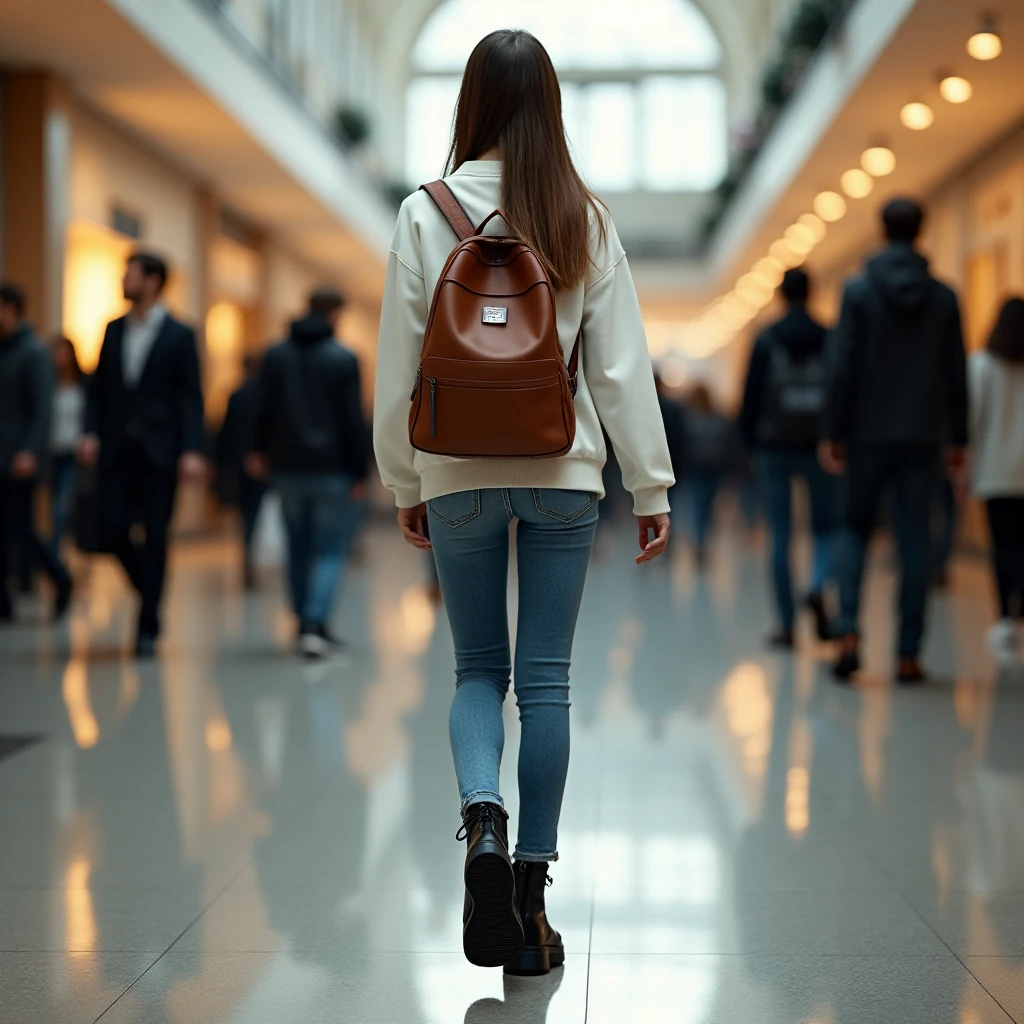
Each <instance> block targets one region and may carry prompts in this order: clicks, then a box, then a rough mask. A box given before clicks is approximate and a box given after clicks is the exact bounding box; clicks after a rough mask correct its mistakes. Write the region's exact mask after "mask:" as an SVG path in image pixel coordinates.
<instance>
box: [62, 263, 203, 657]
mask: <svg viewBox="0 0 1024 1024" xmlns="http://www.w3.org/2000/svg"><path fill="white" fill-rule="evenodd" d="M166 283H167V264H166V263H165V262H164V261H163V260H162V259H160V257H158V256H154V255H152V254H150V253H143V252H138V253H135V254H134V255H132V256H131V257H130V258H129V260H128V266H127V269H126V270H125V275H124V282H123V284H124V297H125V298H126V299H127V300H128V301H129V302H130V303H131V310H130V311H129V313H128V315H127V316H123V317H121V318H120V319H118V320H114V321H112V322H111V323H110V324H108V325H107V332H106V335H105V336H104V339H103V348H102V350H101V352H100V359H99V364H98V365H97V367H96V373H95V375H94V376H93V379H92V382H91V386H90V388H89V400H88V404H87V406H86V434H85V436H84V437H83V438H82V441H81V442H80V445H79V458H80V460H81V461H82V462H83V463H84V464H85V465H87V466H98V470H99V481H98V497H99V520H100V544H101V547H102V548H103V550H106V551H109V552H110V553H111V554H114V555H116V556H117V557H118V558H119V559H120V561H121V564H122V565H123V566H124V569H125V572H126V573H127V574H128V578H129V579H130V580H131V583H132V586H133V587H134V588H135V589H136V590H137V591H138V593H139V596H140V597H141V599H142V607H141V610H140V612H139V628H138V637H137V641H136V655H137V656H138V657H151V656H152V655H153V654H154V653H155V648H156V641H157V637H158V636H159V634H160V618H159V608H160V595H161V593H162V591H163V585H164V575H165V569H166V564H167V530H168V526H169V525H170V521H171V515H172V513H173V511H174V496H175V491H176V488H177V482H178V479H179V477H180V478H181V479H183V480H200V479H203V478H204V477H205V475H206V463H205V460H204V458H203V456H202V454H201V453H202V450H203V437H204V435H203V393H202V390H201V388H200V383H199V356H198V352H197V350H196V337H195V332H194V331H193V330H192V328H191V327H186V326H185V325H184V324H182V323H179V322H178V321H177V320H175V319H174V318H173V317H172V316H171V315H170V314H169V313H168V312H167V310H166V308H165V307H164V305H163V304H162V302H161V301H160V298H161V295H162V293H163V290H164V286H165V284H166ZM136 524H141V525H142V527H143V530H144V539H143V541H142V543H141V544H139V543H137V542H136V540H135V539H134V538H133V536H132V528H133V526H135V525H136Z"/></svg>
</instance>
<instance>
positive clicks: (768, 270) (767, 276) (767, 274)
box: [752, 256, 786, 288]
mask: <svg viewBox="0 0 1024 1024" xmlns="http://www.w3.org/2000/svg"><path fill="white" fill-rule="evenodd" d="M752 269H753V271H754V273H755V274H758V275H759V276H760V277H762V278H764V280H766V281H769V282H770V283H771V286H772V287H773V288H778V286H779V285H780V284H782V275H783V273H784V271H785V269H786V268H785V267H784V266H783V264H782V263H780V262H779V260H777V259H775V257H774V256H765V257H764V259H760V260H758V261H757V262H756V263H755V264H754V266H753V268H752Z"/></svg>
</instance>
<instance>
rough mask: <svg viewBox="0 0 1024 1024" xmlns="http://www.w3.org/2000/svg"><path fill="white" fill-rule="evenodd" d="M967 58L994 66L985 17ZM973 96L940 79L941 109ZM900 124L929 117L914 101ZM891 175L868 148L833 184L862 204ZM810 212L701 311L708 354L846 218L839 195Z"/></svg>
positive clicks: (891, 157)
mask: <svg viewBox="0 0 1024 1024" xmlns="http://www.w3.org/2000/svg"><path fill="white" fill-rule="evenodd" d="M967 52H968V53H969V54H970V55H971V56H972V57H974V58H975V59H976V60H994V59H995V58H996V57H998V56H999V55H1000V54H1001V53H1002V52H1003V41H1002V38H1001V37H1000V35H999V32H998V31H997V29H996V26H995V22H994V20H993V19H992V18H991V17H986V18H984V19H983V20H982V24H981V25H980V26H979V28H978V31H977V32H975V33H974V34H973V35H972V36H971V37H970V39H968V41H967ZM973 91H974V90H973V87H972V85H971V83H970V82H969V81H968V80H967V79H966V78H961V77H959V76H958V75H944V76H943V77H942V79H941V80H940V82H939V94H940V95H941V96H942V98H943V99H944V100H946V102H947V103H966V102H967V101H968V100H969V99H970V98H971V95H972V94H973ZM900 120H901V121H902V122H903V124H904V125H905V126H906V127H907V128H910V129H912V130H914V131H923V130H924V129H926V128H929V127H930V126H931V125H932V123H933V122H934V120H935V114H934V112H933V111H932V109H931V107H929V106H928V105H927V104H926V103H922V102H917V101H915V102H913V103H908V104H906V105H905V106H904V107H903V109H902V110H901V111H900ZM895 169H896V154H895V153H893V151H892V150H891V149H890V148H889V147H888V146H884V145H877V146H871V147H869V148H868V149H866V150H864V152H863V153H862V154H861V158H860V167H855V168H852V169H851V170H849V171H846V172H845V173H844V174H843V175H842V177H841V178H840V181H839V183H840V186H841V188H842V190H843V192H845V193H846V195H847V196H849V198H851V199H863V198H865V197H866V196H868V195H870V194H871V192H872V191H873V190H874V187H875V179H876V178H883V177H885V176H886V175H888V174H892V172H893V171H894V170H895ZM813 206H814V212H813V213H805V214H803V215H802V216H801V217H799V218H798V219H797V221H796V222H795V223H793V224H791V225H790V226H789V227H788V228H787V229H786V231H785V233H784V234H783V236H782V237H781V238H779V239H778V240H777V241H775V242H773V243H772V244H771V246H770V247H769V249H768V255H767V256H765V257H763V258H762V259H760V260H758V261H757V263H755V264H754V266H753V267H752V268H751V270H750V271H749V272H748V273H746V274H744V275H743V276H742V277H741V278H740V279H739V280H738V281H737V282H736V286H735V288H734V289H733V290H732V291H731V292H730V293H729V294H728V295H726V296H725V297H724V298H721V299H719V300H718V301H716V302H715V303H714V304H713V305H711V306H710V307H708V309H706V310H705V311H704V313H703V314H702V319H703V320H704V321H705V323H706V325H707V326H708V327H710V328H711V329H712V332H713V334H714V335H715V336H717V337H718V338H719V339H720V340H719V342H718V344H713V345H712V346H710V350H711V351H713V350H714V349H715V348H719V347H721V346H722V345H724V344H726V343H727V342H728V341H729V338H730V337H731V335H732V334H733V333H735V332H736V331H738V330H741V329H742V328H744V327H746V326H747V324H749V323H750V321H751V320H753V319H754V317H755V316H757V314H758V313H759V312H760V311H761V310H762V309H764V307H765V306H767V305H768V303H769V302H771V300H772V298H773V297H774V295H775V289H776V288H777V287H778V286H779V284H780V283H781V282H782V275H783V274H784V273H785V272H786V271H787V270H789V269H790V268H792V267H798V266H800V264H801V263H803V262H804V261H805V260H806V259H807V257H808V256H809V255H810V254H811V252H812V251H813V249H814V248H815V246H817V245H818V243H819V242H821V241H822V240H823V239H824V237H825V235H826V233H827V231H828V226H827V225H828V224H830V223H834V222H835V221H837V220H841V219H842V218H843V217H844V216H845V215H846V209H847V203H846V199H844V198H843V196H842V195H841V194H840V193H839V192H834V191H825V192H820V193H819V194H818V195H817V196H816V197H815V199H814V204H813ZM705 337H706V335H705ZM702 347H703V348H704V349H705V351H708V349H709V346H707V345H706V343H705V345H704V346H702Z"/></svg>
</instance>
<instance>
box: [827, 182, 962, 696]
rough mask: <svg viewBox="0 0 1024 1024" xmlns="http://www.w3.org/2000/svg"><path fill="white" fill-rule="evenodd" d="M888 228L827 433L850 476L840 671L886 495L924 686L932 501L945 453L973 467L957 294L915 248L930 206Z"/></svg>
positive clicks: (911, 656) (953, 467) (906, 647)
mask: <svg viewBox="0 0 1024 1024" xmlns="http://www.w3.org/2000/svg"><path fill="white" fill-rule="evenodd" d="M882 221H883V224H884V227H885V235H886V238H887V239H888V245H887V247H886V248H885V249H883V251H882V252H881V253H879V254H878V255H877V256H875V257H874V258H872V259H871V260H869V261H868V264H867V267H866V268H865V271H864V273H863V274H861V275H860V276H858V277H855V278H853V279H852V280H851V281H850V282H848V284H847V286H846V292H845V294H844V295H843V308H842V313H841V315H840V319H839V326H838V327H837V328H836V333H835V338H834V339H833V349H834V351H833V359H834V365H833V372H832V377H831V386H830V389H829V396H828V401H827V403H826V405H825V413H824V422H823V426H822V430H823V434H822V436H823V438H824V440H823V443H822V446H821V459H822V462H823V464H824V465H825V468H826V469H829V470H831V471H832V472H836V473H840V472H845V473H846V488H845V490H846V501H845V511H844V521H843V533H842V537H841V541H840V552H839V566H838V577H839V596H840V605H841V609H840V617H839V622H838V624H837V633H838V636H839V642H840V653H839V659H838V661H837V662H836V665H835V675H836V677H837V678H838V679H839V680H840V681H846V680H848V679H849V678H850V677H851V676H852V675H853V674H854V673H855V672H856V671H857V670H858V669H859V667H860V655H859V644H858V619H859V616H860V590H861V580H862V578H863V574H864V560H865V555H866V551H867V544H868V540H869V539H870V536H871V532H872V530H873V527H874V525H875V518H876V516H877V514H878V507H879V502H880V499H881V497H882V493H883V492H884V491H887V490H891V491H892V494H893V498H894V501H893V520H894V527H895V536H896V545H897V548H898V549H899V555H900V569H901V577H902V578H901V581H900V593H899V609H900V628H899V640H898V644H899V650H898V656H899V668H898V671H897V679H898V680H899V682H901V683H920V682H923V681H924V678H925V674H924V670H923V669H922V668H921V664H920V661H919V660H918V655H919V653H920V648H921V642H922V639H923V636H924V622H925V605H926V601H927V592H928V560H929V536H930V530H929V526H930V512H931V496H932V494H933V491H934V482H935V475H936V467H937V466H938V465H939V464H940V461H941V455H942V449H943V447H945V449H946V464H947V467H948V469H949V471H950V473H951V474H956V473H959V472H961V471H962V469H963V465H964V448H965V445H966V444H967V377H966V360H965V355H964V341H963V335H962V332H961V327H960V308H959V304H958V302H957V298H956V295H955V294H954V292H953V291H952V290H951V289H949V288H947V287H946V286H945V285H944V284H940V283H939V282H938V281H936V280H935V278H933V277H932V276H931V274H930V273H929V272H928V261H927V260H926V259H925V258H924V256H922V255H921V254H920V253H919V252H918V251H917V249H916V247H915V242H916V241H917V238H918V235H919V234H920V232H921V227H922V225H923V223H924V210H923V209H922V208H921V207H920V206H919V205H918V204H917V203H916V202H914V201H913V200H911V199H894V200H893V201H892V202H890V203H889V204H888V205H887V206H886V207H885V209H884V210H883V212H882Z"/></svg>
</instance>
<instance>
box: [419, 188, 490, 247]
mask: <svg viewBox="0 0 1024 1024" xmlns="http://www.w3.org/2000/svg"><path fill="white" fill-rule="evenodd" d="M420 188H421V189H422V190H423V191H424V192H426V193H427V195H428V196H430V198H431V199H433V200H434V203H435V204H436V206H437V208H438V209H439V210H440V211H441V213H443V214H444V218H445V220H446V221H448V223H449V224H450V225H451V227H452V230H453V231H454V232H455V234H457V235H458V236H459V239H460V240H461V241H463V242H464V241H465V240H466V239H467V238H472V237H473V236H474V235H476V233H477V230H476V228H475V227H474V226H473V222H472V221H471V220H470V219H469V216H468V215H467V213H466V211H465V210H464V209H463V208H462V203H460V202H459V201H458V199H456V198H455V193H454V192H453V191H452V190H451V189H450V188H449V187H448V183H447V182H445V181H442V180H440V179H438V180H437V181H432V182H431V183H430V184H429V185H420Z"/></svg>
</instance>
